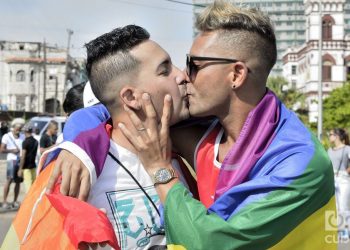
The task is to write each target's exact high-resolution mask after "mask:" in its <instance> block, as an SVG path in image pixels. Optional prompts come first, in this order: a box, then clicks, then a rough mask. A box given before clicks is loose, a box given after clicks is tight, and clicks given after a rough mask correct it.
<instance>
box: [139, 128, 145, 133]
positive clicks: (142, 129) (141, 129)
mask: <svg viewBox="0 0 350 250" xmlns="http://www.w3.org/2000/svg"><path fill="white" fill-rule="evenodd" d="M144 130H146V128H138V129H137V131H140V132H141V131H144Z"/></svg>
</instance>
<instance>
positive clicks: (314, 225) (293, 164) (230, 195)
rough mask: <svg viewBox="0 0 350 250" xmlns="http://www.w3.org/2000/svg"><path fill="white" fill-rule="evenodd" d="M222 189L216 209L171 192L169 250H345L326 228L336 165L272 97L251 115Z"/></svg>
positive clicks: (178, 188) (226, 166)
mask: <svg viewBox="0 0 350 250" xmlns="http://www.w3.org/2000/svg"><path fill="white" fill-rule="evenodd" d="M197 166H198V168H201V167H203V168H204V167H205V166H203V164H201V163H200V162H199V163H198V162H197ZM197 171H200V169H197ZM205 178H206V177H203V178H201V177H200V176H198V185H199V186H200V185H201V183H205V182H206V180H205ZM208 178H210V177H208ZM217 183H218V184H217V186H216V192H215V199H214V200H213V203H212V205H211V206H209V208H208V209H207V208H206V207H205V206H204V205H203V204H202V203H201V202H199V201H196V200H194V199H192V197H191V195H189V194H188V191H186V190H185V188H184V187H183V186H182V185H181V184H176V185H175V186H174V187H173V188H172V189H171V190H170V191H169V193H168V195H167V198H166V202H165V211H164V220H165V229H166V236H167V244H169V249H220V250H224V249H268V248H271V249H315V250H316V249H337V246H336V244H335V243H327V242H329V241H327V236H331V237H332V238H333V239H337V238H336V237H337V236H336V233H337V232H336V231H326V229H327V228H326V223H327V222H326V221H325V213H326V211H328V212H330V213H332V214H333V215H334V216H336V212H335V198H334V182H333V172H332V166H331V162H330V160H329V158H328V156H327V154H326V152H325V150H324V149H323V147H322V145H321V144H320V143H319V142H318V140H317V139H316V138H315V137H314V136H313V135H312V134H311V133H310V132H309V131H308V130H307V129H306V128H305V127H304V126H303V124H302V123H301V122H300V121H299V119H298V118H297V117H296V116H295V114H294V113H292V112H291V111H289V110H288V109H286V107H285V106H284V105H283V104H282V103H281V102H280V101H279V100H278V99H277V98H276V96H275V95H274V94H273V93H272V92H270V91H269V92H268V93H267V94H266V95H265V97H264V98H263V100H262V101H261V102H260V103H259V104H258V106H257V107H256V108H255V109H254V110H252V111H251V112H250V114H249V115H248V118H247V120H246V122H245V124H244V126H243V129H242V132H241V134H240V137H239V138H238V140H237V142H236V144H235V145H234V146H233V148H232V149H231V150H230V151H229V153H228V155H227V156H226V157H225V159H224V162H223V164H222V167H221V169H220V173H219V179H218V182H217ZM201 192H202V194H203V193H205V192H206V191H205V190H201V189H199V193H200V195H201Z"/></svg>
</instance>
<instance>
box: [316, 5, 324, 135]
mask: <svg viewBox="0 0 350 250" xmlns="http://www.w3.org/2000/svg"><path fill="white" fill-rule="evenodd" d="M318 6H319V15H320V16H319V20H320V21H319V24H320V27H319V36H320V37H319V40H318V81H319V82H318V105H317V106H318V119H317V137H318V139H319V140H320V141H321V140H322V120H323V117H322V112H323V107H322V106H323V105H322V104H323V103H322V102H323V99H322V1H319V2H318Z"/></svg>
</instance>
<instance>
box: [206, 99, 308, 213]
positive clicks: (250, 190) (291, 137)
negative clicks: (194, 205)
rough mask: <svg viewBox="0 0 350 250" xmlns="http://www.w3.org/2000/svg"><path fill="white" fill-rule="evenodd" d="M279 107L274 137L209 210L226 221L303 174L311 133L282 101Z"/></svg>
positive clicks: (306, 163)
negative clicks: (245, 177) (240, 179)
mask: <svg viewBox="0 0 350 250" xmlns="http://www.w3.org/2000/svg"><path fill="white" fill-rule="evenodd" d="M280 110H281V117H280V121H279V124H278V126H277V129H276V136H275V138H274V140H273V141H272V143H271V144H270V146H269V147H268V149H267V150H266V152H265V153H264V155H263V156H262V157H261V158H260V159H259V160H258V162H257V163H256V164H255V166H254V167H253V169H252V171H251V173H250V174H249V177H248V180H246V181H245V182H244V183H242V184H240V185H237V186H235V187H232V188H231V189H230V190H229V191H228V192H226V193H225V194H224V195H222V196H221V197H220V198H219V199H217V200H216V201H215V203H214V204H213V205H212V206H211V207H210V208H209V212H211V213H216V214H218V215H219V216H220V217H222V218H223V219H225V220H227V219H229V218H230V217H231V216H233V215H235V214H236V213H238V212H239V211H240V210H242V209H243V208H244V207H246V206H247V205H248V204H251V203H252V202H255V201H258V200H261V199H262V198H264V197H265V196H267V195H268V194H269V193H270V192H272V191H275V190H277V189H281V188H284V187H286V186H288V185H289V184H290V183H291V182H292V181H294V180H296V179H298V178H299V177H300V176H301V175H302V174H303V173H304V171H305V169H306V168H307V167H308V164H309V162H310V161H311V159H312V157H313V155H314V152H315V145H314V143H313V141H312V136H311V134H310V132H309V131H308V130H307V129H306V128H305V127H304V125H303V124H302V123H301V122H300V120H299V119H298V118H297V117H296V115H295V114H294V113H293V112H291V111H289V110H288V109H287V108H286V107H285V106H284V105H283V104H281V109H280ZM290 156H292V157H290Z"/></svg>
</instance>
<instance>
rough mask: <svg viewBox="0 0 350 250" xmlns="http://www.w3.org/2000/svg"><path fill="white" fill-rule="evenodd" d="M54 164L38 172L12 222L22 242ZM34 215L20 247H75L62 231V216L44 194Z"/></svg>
mask: <svg viewBox="0 0 350 250" xmlns="http://www.w3.org/2000/svg"><path fill="white" fill-rule="evenodd" d="M54 164H55V161H53V162H51V163H50V164H49V165H48V166H47V167H46V168H45V169H44V170H43V171H42V172H41V173H40V175H39V176H38V178H37V179H36V181H35V182H34V183H33V185H32V187H31V188H30V190H29V192H28V194H27V195H26V197H25V199H24V201H23V203H22V205H21V208H20V210H19V211H18V213H17V215H16V217H15V219H14V221H13V223H12V224H13V226H14V228H15V230H16V233H17V236H18V238H19V241H20V242H22V240H23V236H24V235H25V233H26V230H27V227H28V225H29V220H30V217H31V216H32V210H33V207H34V205H35V203H36V201H37V200H38V197H40V194H41V192H42V191H43V190H45V188H46V185H47V183H48V180H49V177H50V176H51V173H52V171H53V168H54ZM34 215H35V216H33V221H32V224H31V226H30V228H31V230H30V233H29V234H28V237H27V239H26V241H25V242H24V244H21V249H37V248H38V246H47V247H49V248H50V249H75V248H74V246H73V245H72V244H71V242H70V240H69V238H68V236H67V235H66V233H65V232H64V231H63V216H62V215H60V214H59V213H58V212H57V211H56V210H55V209H54V208H53V207H52V205H51V203H50V202H49V200H48V199H47V197H46V196H45V195H44V196H43V197H42V200H41V201H40V203H39V205H38V206H37V208H36V209H35V212H34ZM43 217H45V223H41V224H40V226H38V227H36V224H38V223H39V222H40V221H41V220H42V219H43ZM32 235H34V237H35V238H34V239H32V238H31V236H32Z"/></svg>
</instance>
